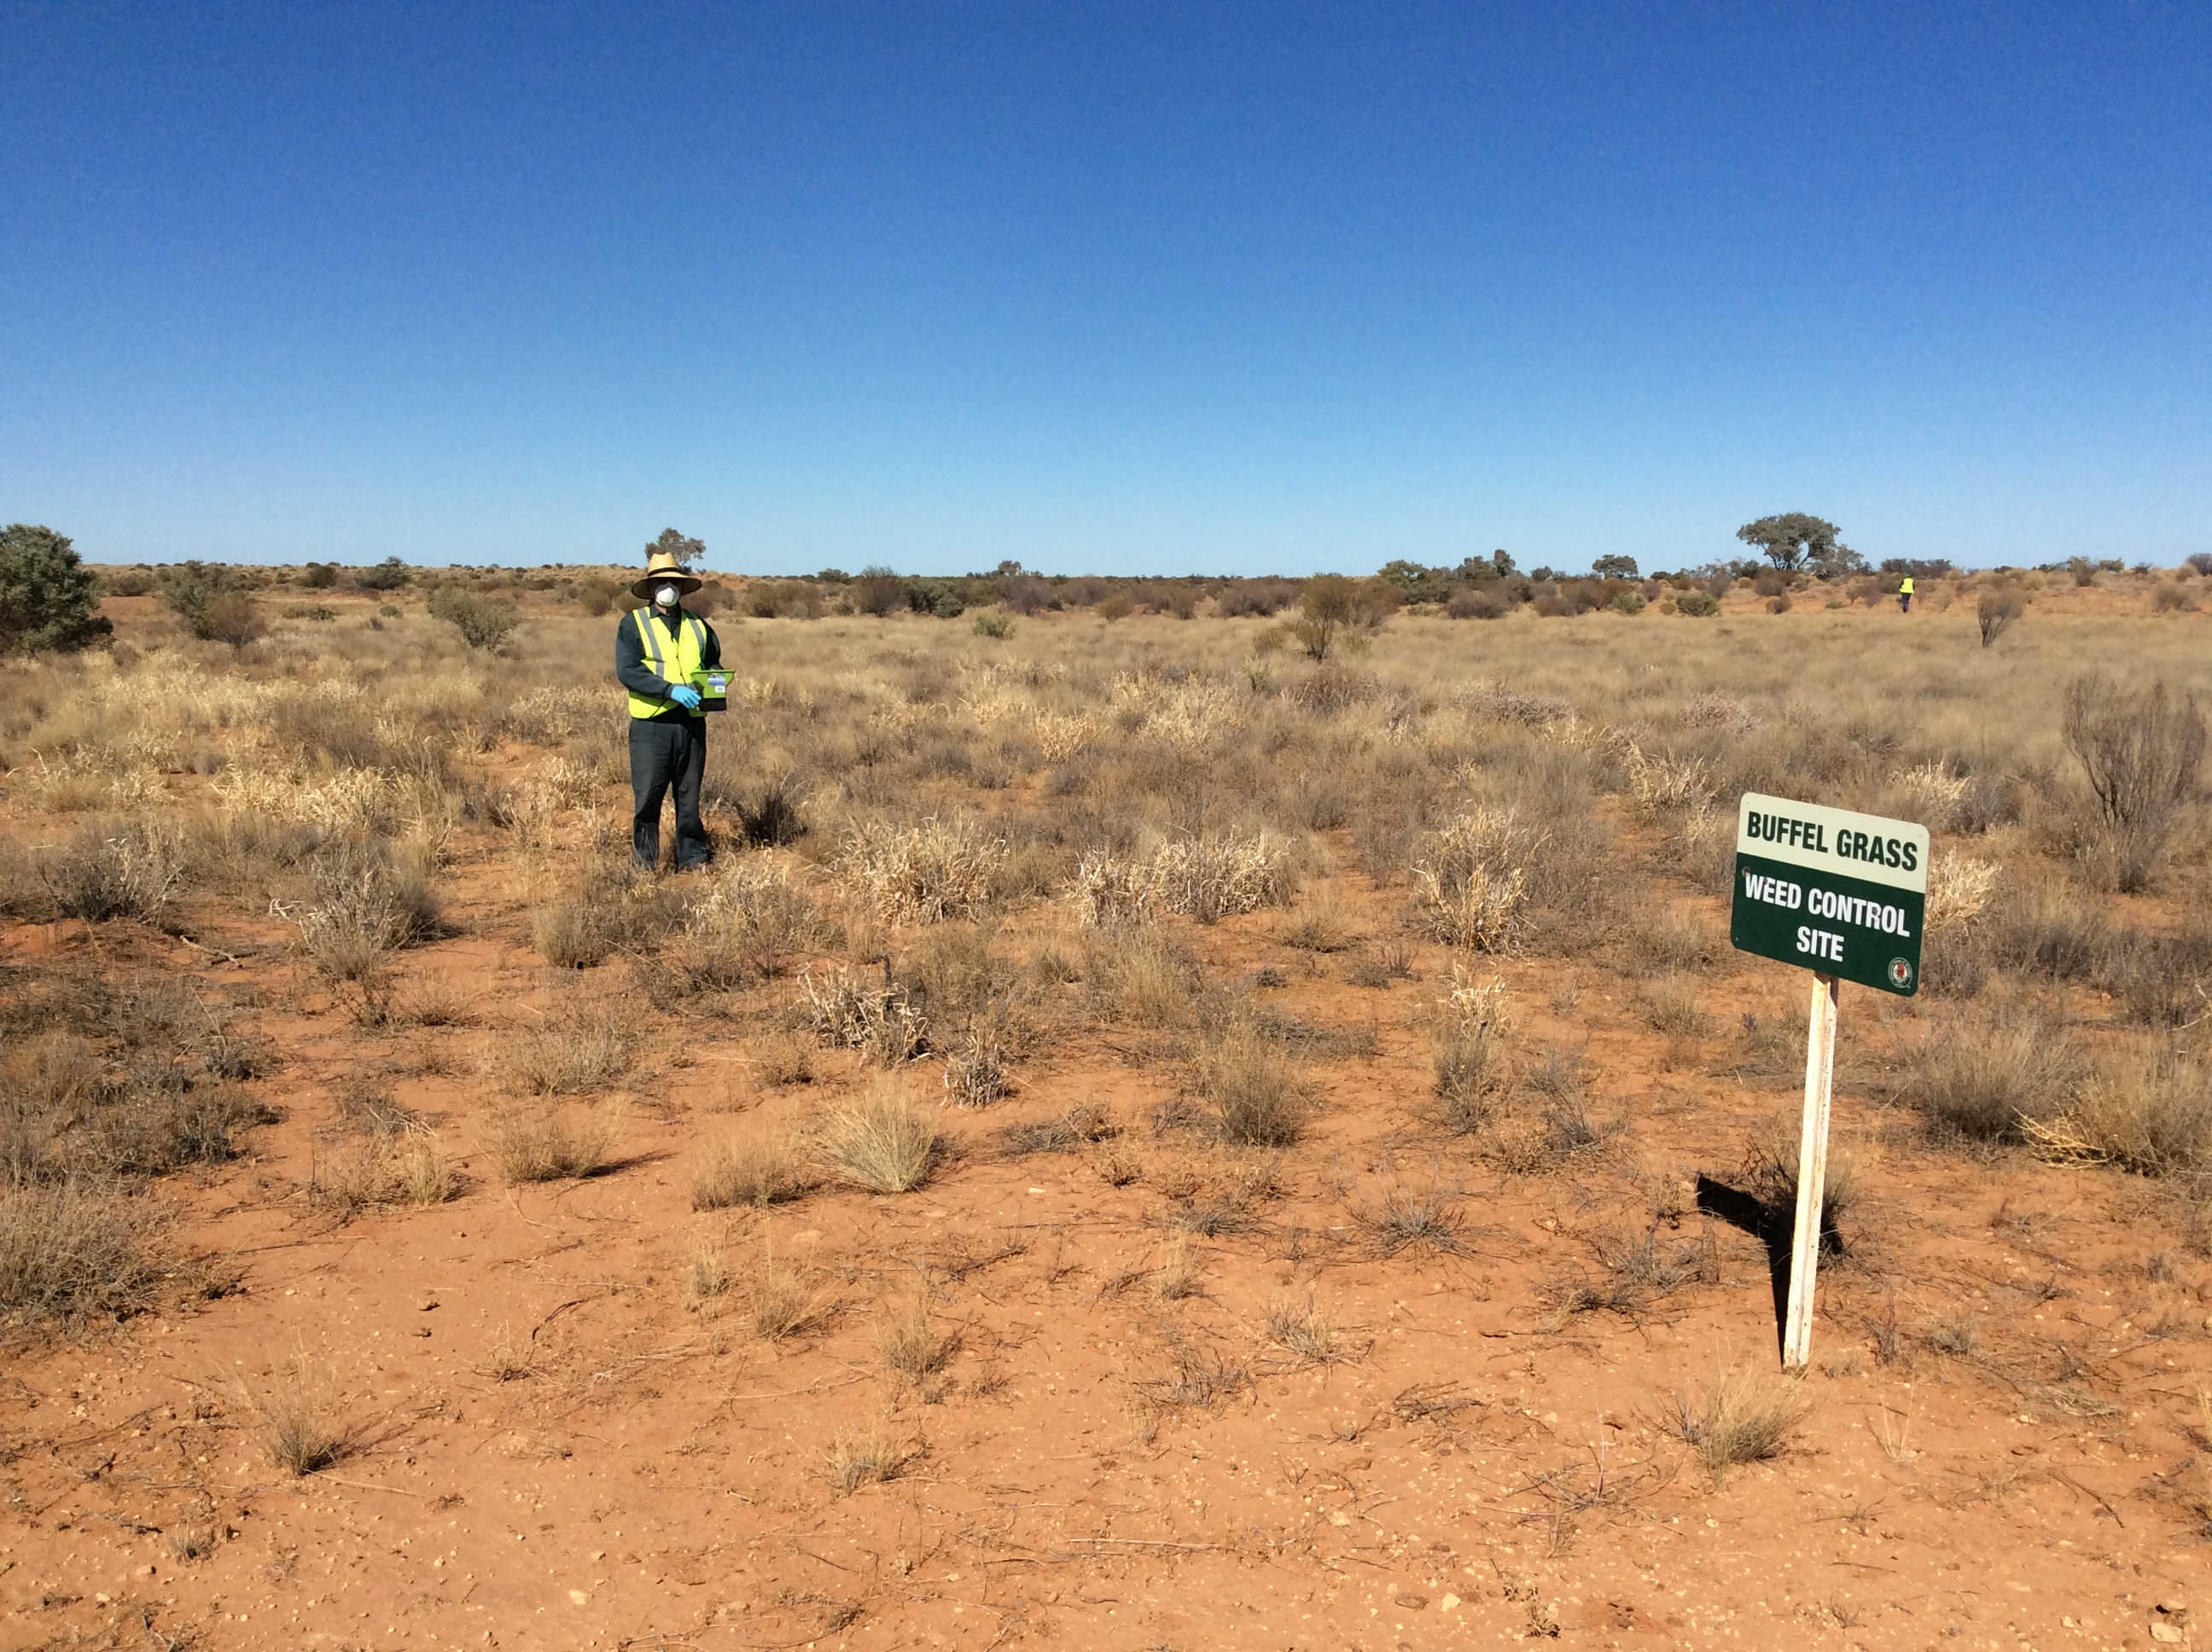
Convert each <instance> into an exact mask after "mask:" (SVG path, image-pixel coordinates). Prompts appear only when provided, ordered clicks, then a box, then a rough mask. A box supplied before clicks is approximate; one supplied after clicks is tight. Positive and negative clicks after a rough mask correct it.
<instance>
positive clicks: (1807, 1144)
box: [1729, 792, 1928, 1370]
mask: <svg viewBox="0 0 2212 1652" xmlns="http://www.w3.org/2000/svg"><path fill="white" fill-rule="evenodd" d="M1927 901H1928V829H1927V828H1926V827H1925V826H1920V825H1916V824H1914V823H1911V822H1910V821H1902V820H1885V819H1882V818H1881V817H1879V816H1875V815H1859V814H1853V813H1852V812H1851V811H1849V810H1847V809H1829V808H1826V807H1823V806H1821V805H1819V804H1812V803H1793V802H1791V801H1790V799H1787V798H1770V797H1762V796H1761V795H1759V793H1755V792H1747V793H1745V794H1744V798H1743V802H1742V804H1741V805H1740V808H1739V811H1738V814H1737V817H1736V839H1735V898H1734V900H1733V901H1732V902H1731V903H1730V906H1729V940H1730V942H1731V943H1733V944H1735V947H1736V949H1737V950H1738V951H1744V952H1752V953H1756V954H1757V955H1758V956H1759V957H1764V958H1773V959H1776V960H1777V961H1778V962H1780V963H1793V964H1796V965H1798V966H1799V967H1800V968H1802V969H1810V970H1812V971H1813V972H1814V975H1813V1003H1812V1013H1811V1016H1810V1017H1809V1018H1808V1023H1807V1027H1806V1036H1805V1116H1804V1122H1803V1127H1802V1133H1800V1135H1799V1138H1798V1144H1797V1212H1796V1225H1795V1227H1794V1229H1793V1230H1792V1233H1791V1240H1790V1307H1789V1313H1788V1315H1787V1316H1786V1318H1785V1319H1784V1321H1783V1327H1782V1363H1783V1364H1784V1365H1785V1366H1788V1367H1790V1368H1791V1369H1792V1370H1802V1369H1803V1368H1804V1366H1805V1364H1807V1362H1808V1361H1809V1360H1810V1359H1811V1358H1812V1357H1813V1281H1814V1274H1815V1273H1816V1272H1817V1271H1818V1269H1819V1266H1820V1201H1821V1197H1822V1194H1823V1193H1824V1192H1825V1190H1826V1185H1827V1171H1828V1113H1829V1108H1830V1106H1831V1104H1832V1102H1833V1099H1834V1095H1835V1074H1836V1011H1837V1008H1838V1004H1839V1002H1840V999H1841V991H1842V983H1843V982H1844V981H1857V982H1859V983H1860V984H1861V985H1863V986H1867V987H1874V988H1875V989H1876V990H1877V991H1880V992H1884V993H1897V994H1899V996H1901V997H1905V998H1910V997H1911V995H1912V994H1913V993H1916V992H1917V991H1918V990H1919V987H1920V931H1921V920H1922V916H1923V913H1924V910H1925V908H1926V906H1927Z"/></svg>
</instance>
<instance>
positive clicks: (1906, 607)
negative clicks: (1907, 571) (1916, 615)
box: [1897, 591, 1912, 614]
mask: <svg viewBox="0 0 2212 1652" xmlns="http://www.w3.org/2000/svg"><path fill="white" fill-rule="evenodd" d="M1897 611H1898V612H1899V613H1900V614H1909V613H1911V611H1912V593H1911V592H1910V591H1900V592H1898V593H1897Z"/></svg>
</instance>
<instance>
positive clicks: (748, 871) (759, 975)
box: [660, 858, 822, 993]
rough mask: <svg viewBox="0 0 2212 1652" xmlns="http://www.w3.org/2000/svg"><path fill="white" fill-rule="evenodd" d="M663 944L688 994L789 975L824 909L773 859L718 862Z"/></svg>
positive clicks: (664, 960) (668, 975)
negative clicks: (682, 918) (817, 906)
mask: <svg viewBox="0 0 2212 1652" xmlns="http://www.w3.org/2000/svg"><path fill="white" fill-rule="evenodd" d="M708 877H709V879H710V881H709V882H708V885H707V888H706V890H705V891H704V892H703V893H702V894H701V895H700V896H698V897H697V898H696V899H695V900H694V901H693V902H692V903H691V907H690V911H689V912H687V913H686V914H684V922H683V926H682V927H681V928H679V929H678V931H677V932H676V933H675V934H673V935H672V936H671V937H670V938H668V940H667V941H666V942H665V943H664V944H663V945H662V947H661V949H660V962H661V964H662V967H663V971H664V974H663V979H665V980H666V981H669V982H670V983H671V985H672V986H674V987H677V988H678V989H679V990H682V991H684V992H693V993H706V992H730V991H732V990H735V989H736V988H738V987H744V986H746V985H748V984H749V983H750V982H753V981H772V980H774V979H775V978H776V977H778V976H780V975H785V974H787V973H788V971H789V969H790V968H791V962H792V958H793V955H794V954H795V953H796V952H798V951H800V950H801V949H803V948H804V947H805V946H806V945H808V944H810V943H811V942H812V941H813V940H814V939H815V938H817V937H818V935H819V934H820V932H821V927H822V918H821V914H820V912H819V911H818V910H817V908H816V907H815V905H814V902H812V901H811V900H810V899H809V898H808V897H807V896H806V895H805V892H804V891H803V890H799V889H798V888H797V887H796V886H794V885H793V884H792V882H791V879H790V877H789V875H788V874H787V873H786V872H785V871H784V870H783V868H782V867H781V866H780V865H776V864H775V862H773V861H769V860H763V859H757V858H749V859H737V860H733V861H730V862H728V863H726V865H720V866H718V867H717V868H716V870H715V871H714V872H712V873H710V874H709V875H708Z"/></svg>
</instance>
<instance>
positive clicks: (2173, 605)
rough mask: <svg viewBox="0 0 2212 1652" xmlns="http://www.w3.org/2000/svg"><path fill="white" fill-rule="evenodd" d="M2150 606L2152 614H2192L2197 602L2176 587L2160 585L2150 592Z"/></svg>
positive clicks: (2187, 593) (2195, 610)
mask: <svg viewBox="0 0 2212 1652" xmlns="http://www.w3.org/2000/svg"><path fill="white" fill-rule="evenodd" d="M2150 606H2151V611H2152V612H2153V613H2154V614H2193V613H2195V612H2197V598H2194V597H2192V596H2191V595H2190V594H2189V592H2186V591H2184V590H2182V589H2181V588H2180V587H2179V586H2171V585H2162V586H2159V588H2158V589H2157V590H2155V591H2154V592H2151V597H2150Z"/></svg>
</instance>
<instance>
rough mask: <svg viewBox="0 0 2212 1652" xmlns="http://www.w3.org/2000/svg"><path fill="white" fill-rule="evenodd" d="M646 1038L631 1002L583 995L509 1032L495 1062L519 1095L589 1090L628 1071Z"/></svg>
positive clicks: (608, 1083) (576, 1093) (602, 1087)
mask: <svg viewBox="0 0 2212 1652" xmlns="http://www.w3.org/2000/svg"><path fill="white" fill-rule="evenodd" d="M644 1042H645V1030H644V1029H643V1028H641V1026H640V1025H639V1024H638V1022H637V1018H636V1016H635V1011H633V1010H631V1008H630V1007H629V1005H625V1004H624V1003H623V1002H621V1001H620V1000H619V999H617V1000H615V1001H613V1002H595V1001H592V1000H589V999H581V998H578V999H570V1000H569V1001H568V1002H567V1003H566V1004H563V1005H560V1006H558V1007H556V1009H555V1010H553V1011H551V1012H550V1013H549V1014H547V1015H546V1017H544V1019H543V1020H540V1021H538V1022H536V1023H531V1024H526V1025H524V1026H521V1027H518V1028H515V1029H513V1030H512V1031H510V1032H508V1033H507V1035H506V1036H505V1037H504V1039H503V1040H502V1042H501V1043H500V1045H499V1046H498V1047H497V1049H496V1051H495V1054H494V1055H493V1057H492V1066H493V1069H494V1071H495V1073H496V1074H497V1076H498V1077H499V1078H500V1079H501V1082H502V1083H503V1084H504V1085H505V1087H506V1088H507V1090H509V1091H510V1092H512V1093H513V1094H515V1095H519V1096H583V1095H589V1094H591V1093H592V1092H593V1091H595V1090H605V1089H607V1088H609V1087H610V1086H611V1085H613V1084H617V1083H618V1082H620V1081H621V1080H622V1079H623V1078H624V1077H626V1076H627V1075H628V1074H629V1071H630V1069H631V1067H632V1066H635V1064H636V1060H637V1056H638V1052H639V1050H640V1049H641V1047H642V1046H643V1044H644Z"/></svg>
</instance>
